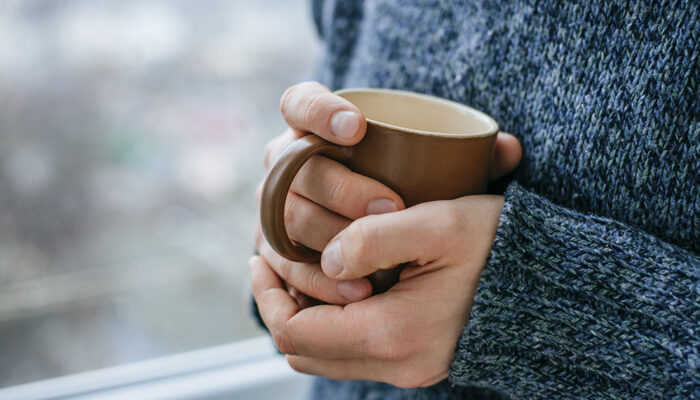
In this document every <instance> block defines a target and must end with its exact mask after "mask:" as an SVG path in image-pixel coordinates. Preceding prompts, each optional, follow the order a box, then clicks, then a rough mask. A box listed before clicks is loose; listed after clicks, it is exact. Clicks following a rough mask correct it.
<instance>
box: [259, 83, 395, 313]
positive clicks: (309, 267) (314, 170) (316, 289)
mask: <svg viewBox="0 0 700 400" xmlns="http://www.w3.org/2000/svg"><path fill="white" fill-rule="evenodd" d="M280 109H281V112H282V116H283V117H284V120H285V121H286V122H287V124H288V125H289V128H288V129H287V130H286V131H284V133H282V135H280V136H278V137H277V138H275V139H273V140H272V141H270V142H269V143H268V144H267V146H266V148H265V167H266V169H268V170H269V168H270V167H271V166H272V164H273V163H274V162H275V160H276V159H277V157H278V156H279V155H280V153H282V151H283V150H284V149H285V148H286V147H287V146H288V145H289V144H290V143H292V142H293V141H294V140H296V139H299V138H300V137H302V136H304V135H307V134H315V135H318V136H320V137H322V138H324V139H326V140H328V141H330V142H333V143H336V144H340V145H353V144H355V143H357V142H359V141H360V140H361V139H362V137H363V136H364V135H365V130H366V129H367V122H366V121H365V118H364V116H363V115H362V112H361V111H360V110H359V109H358V108H357V107H355V106H354V105H353V104H352V103H350V102H348V101H347V100H345V99H343V98H342V97H340V96H337V95H335V94H333V93H331V92H330V90H328V88H326V87H325V86H323V85H321V84H319V83H317V82H304V83H300V84H298V85H295V86H292V87H290V88H289V89H287V90H286V91H285V92H284V94H283V95H282V99H281V100H280ZM261 187H262V184H261V186H259V187H258V195H257V198H258V207H259V205H260V191H261ZM403 208H404V203H403V200H401V198H400V197H399V195H398V194H396V193H395V192H394V191H392V190H391V189H389V188H388V187H386V186H385V185H383V184H382V183H380V182H378V181H376V180H373V179H370V178H368V177H366V176H363V175H360V174H357V173H355V172H352V171H351V170H350V169H348V168H347V167H345V166H344V165H342V164H340V163H338V162H335V161H333V160H330V159H328V158H326V157H323V156H314V157H312V158H311V159H310V160H309V161H308V162H307V163H306V164H305V165H304V166H303V167H302V168H301V170H300V171H299V173H298V174H297V176H296V178H295V179H294V181H293V182H292V186H291V189H290V191H289V194H288V196H287V202H286V205H285V226H286V228H287V233H288V234H289V237H290V238H291V239H292V240H293V241H295V242H297V243H300V244H303V245H304V246H306V247H309V248H311V249H314V250H317V251H319V252H320V251H322V250H323V249H324V248H325V246H326V244H327V243H328V242H329V241H330V240H331V239H332V238H333V237H335V235H336V234H338V233H339V232H340V231H342V230H343V229H344V228H345V227H347V226H348V225H349V224H350V223H351V222H352V221H353V220H355V219H358V218H360V217H364V216H366V215H368V214H379V213H385V212H391V211H397V210H401V209H403ZM256 244H257V248H258V251H259V253H260V255H261V256H263V257H264V258H265V259H266V260H268V261H269V263H270V265H271V266H272V268H273V269H274V270H275V272H276V273H277V275H278V276H280V277H281V278H282V279H283V280H284V281H285V282H286V283H287V286H288V287H289V290H290V293H291V294H292V295H293V296H294V297H295V298H296V299H297V301H298V302H299V303H300V305H301V306H302V307H304V306H307V305H311V304H312V301H311V299H309V297H310V298H313V299H318V300H321V301H323V302H327V303H332V304H347V303H351V302H356V301H360V300H362V299H364V298H366V297H369V296H370V295H371V294H372V285H371V284H370V282H369V281H368V280H367V278H360V279H355V280H352V281H344V282H341V281H336V280H333V279H331V278H329V277H327V276H326V275H325V274H324V273H323V272H322V271H321V268H320V266H319V265H318V264H305V263H295V262H291V261H288V260H286V259H285V258H283V257H281V256H280V255H278V254H277V253H275V251H274V250H273V249H272V248H271V247H270V245H269V244H268V243H267V241H266V240H265V238H264V237H263V235H262V234H261V230H260V226H259V225H258V228H257V233H256ZM305 295H308V297H307V296H305Z"/></svg>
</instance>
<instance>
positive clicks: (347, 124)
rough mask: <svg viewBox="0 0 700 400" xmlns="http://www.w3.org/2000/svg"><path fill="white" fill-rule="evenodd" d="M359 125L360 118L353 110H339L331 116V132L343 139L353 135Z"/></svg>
mask: <svg viewBox="0 0 700 400" xmlns="http://www.w3.org/2000/svg"><path fill="white" fill-rule="evenodd" d="M359 125H360V121H359V118H358V117H357V114H355V113H354V112H352V111H339V112H337V113H335V115H333V118H331V132H332V133H333V134H334V135H335V136H338V137H341V138H343V139H350V138H351V137H353V136H354V135H355V132H357V127H358V126H359Z"/></svg>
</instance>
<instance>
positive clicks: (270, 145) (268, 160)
mask: <svg viewBox="0 0 700 400" xmlns="http://www.w3.org/2000/svg"><path fill="white" fill-rule="evenodd" d="M274 149H275V141H274V140H271V141H269V142H267V144H266V145H265V150H264V152H263V163H264V165H265V168H270V164H272V153H273V152H274Z"/></svg>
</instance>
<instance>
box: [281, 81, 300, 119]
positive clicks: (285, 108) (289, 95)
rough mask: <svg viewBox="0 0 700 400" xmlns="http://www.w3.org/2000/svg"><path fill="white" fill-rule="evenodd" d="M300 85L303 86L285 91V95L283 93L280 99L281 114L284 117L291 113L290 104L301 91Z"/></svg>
mask: <svg viewBox="0 0 700 400" xmlns="http://www.w3.org/2000/svg"><path fill="white" fill-rule="evenodd" d="M300 85H301V84H297V85H294V86H290V87H288V88H287V89H286V90H285V91H284V93H282V97H280V112H281V113H282V115H286V114H287V113H288V112H290V108H291V104H290V103H291V101H292V99H293V98H294V95H295V94H296V92H297V91H298V90H299V86H300Z"/></svg>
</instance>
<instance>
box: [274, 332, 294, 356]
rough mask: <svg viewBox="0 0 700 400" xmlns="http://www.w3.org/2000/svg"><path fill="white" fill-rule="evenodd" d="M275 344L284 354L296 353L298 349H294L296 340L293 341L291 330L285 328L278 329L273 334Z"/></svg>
mask: <svg viewBox="0 0 700 400" xmlns="http://www.w3.org/2000/svg"><path fill="white" fill-rule="evenodd" d="M272 338H273V339H274V342H275V346H276V347H277V350H279V351H280V353H282V354H287V355H296V350H295V349H294V342H293V341H292V338H291V336H290V335H289V332H288V330H287V329H285V328H280V329H277V330H276V331H275V332H274V333H273V334H272Z"/></svg>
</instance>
